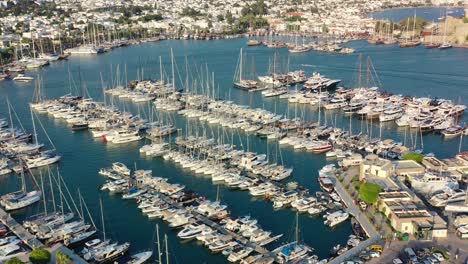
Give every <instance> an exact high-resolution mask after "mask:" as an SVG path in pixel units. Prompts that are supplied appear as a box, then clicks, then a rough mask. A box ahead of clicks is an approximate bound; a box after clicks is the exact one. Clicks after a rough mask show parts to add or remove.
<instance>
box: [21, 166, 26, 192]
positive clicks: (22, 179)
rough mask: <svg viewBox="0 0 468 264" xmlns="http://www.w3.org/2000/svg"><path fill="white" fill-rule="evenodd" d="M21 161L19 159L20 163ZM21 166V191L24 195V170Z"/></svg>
mask: <svg viewBox="0 0 468 264" xmlns="http://www.w3.org/2000/svg"><path fill="white" fill-rule="evenodd" d="M22 161H23V160H22V159H20V163H22ZM23 166H24V165H23V164H21V167H22V168H21V191H23V193H26V180H25V179H24V168H23Z"/></svg>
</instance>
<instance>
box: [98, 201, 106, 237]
mask: <svg viewBox="0 0 468 264" xmlns="http://www.w3.org/2000/svg"><path fill="white" fill-rule="evenodd" d="M99 205H100V207H101V222H102V234H103V237H104V241H106V225H105V223H104V212H103V208H102V199H101V198H100V199H99Z"/></svg>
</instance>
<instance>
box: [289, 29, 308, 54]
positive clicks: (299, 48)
mask: <svg viewBox="0 0 468 264" xmlns="http://www.w3.org/2000/svg"><path fill="white" fill-rule="evenodd" d="M311 49H312V48H311V47H309V46H307V45H304V39H302V45H299V44H297V34H296V37H295V43H294V47H293V48H292V49H289V52H290V53H302V52H307V51H309V50H311Z"/></svg>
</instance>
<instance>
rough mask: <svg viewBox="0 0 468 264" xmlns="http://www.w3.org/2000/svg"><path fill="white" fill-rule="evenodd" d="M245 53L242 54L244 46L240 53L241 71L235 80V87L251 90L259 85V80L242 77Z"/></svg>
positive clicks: (239, 65) (239, 66)
mask: <svg viewBox="0 0 468 264" xmlns="http://www.w3.org/2000/svg"><path fill="white" fill-rule="evenodd" d="M243 57H244V56H243V54H242V48H241V49H240V54H239V64H238V67H237V69H238V72H239V77H238V79H237V80H235V81H234V87H236V88H239V89H242V90H250V89H255V88H257V87H258V82H257V81H254V80H244V79H243V78H242V73H243V68H244V64H243Z"/></svg>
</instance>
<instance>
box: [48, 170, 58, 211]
mask: <svg viewBox="0 0 468 264" xmlns="http://www.w3.org/2000/svg"><path fill="white" fill-rule="evenodd" d="M47 170H48V171H49V184H50V193H51V195H52V206H53V207H54V212H57V207H56V204H55V193H54V186H53V185H52V176H51V174H50V167H47Z"/></svg>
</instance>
